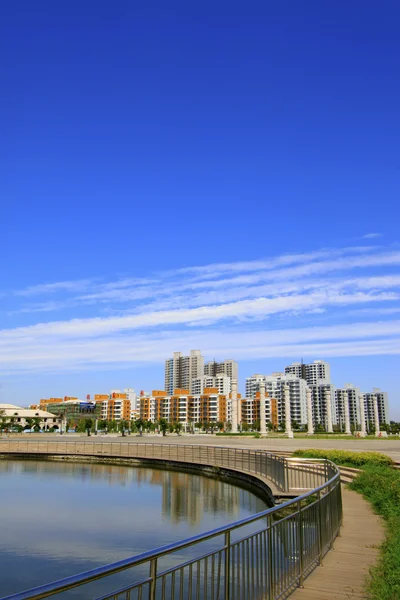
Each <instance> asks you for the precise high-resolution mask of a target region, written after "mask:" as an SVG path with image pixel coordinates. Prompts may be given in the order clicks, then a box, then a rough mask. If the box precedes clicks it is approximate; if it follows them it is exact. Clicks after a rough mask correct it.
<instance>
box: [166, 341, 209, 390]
mask: <svg viewBox="0 0 400 600" xmlns="http://www.w3.org/2000/svg"><path fill="white" fill-rule="evenodd" d="M202 375H204V358H203V356H202V354H201V352H200V350H191V351H190V355H189V356H183V355H182V353H181V352H174V354H173V357H172V358H169V359H167V360H166V361H165V385H164V389H165V391H166V392H167V394H170V395H172V394H173V393H174V390H176V389H185V390H191V383H192V379H198V378H199V377H202Z"/></svg>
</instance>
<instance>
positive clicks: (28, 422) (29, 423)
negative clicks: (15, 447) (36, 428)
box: [25, 417, 33, 429]
mask: <svg viewBox="0 0 400 600" xmlns="http://www.w3.org/2000/svg"><path fill="white" fill-rule="evenodd" d="M25 423H26V425H25V429H32V425H33V419H32V418H31V417H26V419H25Z"/></svg>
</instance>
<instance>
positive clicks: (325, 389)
mask: <svg viewBox="0 0 400 600" xmlns="http://www.w3.org/2000/svg"><path fill="white" fill-rule="evenodd" d="M308 387H309V388H310V389H311V399H312V408H313V419H314V427H315V426H316V425H322V427H324V428H325V429H326V428H327V426H328V412H327V403H328V400H329V402H330V405H331V413H332V424H333V425H336V424H337V411H336V403H335V386H334V385H333V384H331V383H319V384H318V385H309V386H308Z"/></svg>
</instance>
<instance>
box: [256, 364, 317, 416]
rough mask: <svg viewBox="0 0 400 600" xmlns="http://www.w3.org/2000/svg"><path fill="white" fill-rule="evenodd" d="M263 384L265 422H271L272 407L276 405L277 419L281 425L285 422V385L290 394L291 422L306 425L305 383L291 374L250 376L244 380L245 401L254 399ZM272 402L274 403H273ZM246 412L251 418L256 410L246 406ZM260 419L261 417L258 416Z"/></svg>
mask: <svg viewBox="0 0 400 600" xmlns="http://www.w3.org/2000/svg"><path fill="white" fill-rule="evenodd" d="M261 381H264V383H265V393H266V399H265V416H264V418H265V420H266V422H268V421H271V422H272V421H273V418H272V417H273V406H274V404H275V403H276V404H275V405H276V410H277V419H278V422H279V423H281V422H282V421H284V420H285V398H284V388H285V386H286V385H287V386H288V387H289V393H290V408H291V420H292V421H296V422H297V423H299V425H304V424H306V423H307V383H306V381H305V380H304V379H301V378H299V377H297V376H296V375H293V374H291V373H289V374H284V373H272V375H260V374H256V375H252V376H251V377H248V378H247V379H246V401H247V400H253V399H256V397H257V393H258V392H259V391H260V383H261ZM273 401H274V402H273ZM246 406H247V411H248V412H249V414H251V416H252V417H254V416H255V415H256V409H255V408H254V409H252V408H251V405H250V404H247V405H246ZM260 418H261V419H262V418H263V416H262V415H260Z"/></svg>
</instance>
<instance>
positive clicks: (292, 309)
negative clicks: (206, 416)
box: [0, 0, 400, 418]
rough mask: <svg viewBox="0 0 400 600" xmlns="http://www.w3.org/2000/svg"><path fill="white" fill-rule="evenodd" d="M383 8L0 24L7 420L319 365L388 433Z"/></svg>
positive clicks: (392, 213) (389, 44) (235, 8)
mask: <svg viewBox="0 0 400 600" xmlns="http://www.w3.org/2000/svg"><path fill="white" fill-rule="evenodd" d="M399 13H400V9H399V7H398V5H397V3H395V2H382V3H379V6H378V4H377V3H375V2H357V1H355V2H350V3H349V2H341V1H339V2H336V3H334V4H327V3H321V2H314V1H310V2H307V3H298V2H294V1H291V2H279V3H272V2H248V3H246V4H243V3H237V2H229V3H225V2H213V3H210V2H201V3H198V2H193V3H186V2H185V3H183V2H180V3H177V2H172V3H168V5H167V4H166V3H164V2H149V3H145V4H141V5H139V3H134V2H124V1H118V2H115V3H110V2H101V1H100V2H99V1H97V2H91V1H88V0H86V1H84V2H76V1H69V2H66V1H64V2H58V3H54V2H45V1H43V0H42V1H41V0H39V1H38V2H35V3H33V2H25V1H22V0H20V1H17V2H14V3H8V5H7V6H6V5H4V6H2V7H1V19H0V52H1V57H2V58H1V63H2V68H1V71H2V89H3V93H2V94H1V97H0V108H1V110H0V127H1V132H2V135H1V140H0V165H1V167H0V169H1V177H0V198H1V207H2V211H1V220H0V227H1V236H0V251H1V257H2V259H3V260H2V277H1V284H0V384H1V389H0V398H1V401H3V402H7V401H8V402H15V403H20V404H26V403H29V402H33V401H35V400H37V399H38V398H40V397H42V396H43V397H46V396H49V395H53V396H55V395H75V394H76V395H84V394H87V393H89V392H91V393H95V392H104V391H108V390H109V389H110V388H111V387H114V388H119V387H125V386H129V387H135V388H137V389H139V390H140V389H151V388H153V387H154V388H159V387H160V386H162V384H163V364H162V363H163V359H164V358H165V357H167V356H169V355H170V354H171V353H172V352H173V351H174V350H182V351H184V352H185V351H188V350H189V349H190V348H200V349H202V350H203V352H204V354H205V356H206V358H210V359H211V358H214V356H215V357H216V358H219V359H223V358H228V357H229V358H236V359H237V360H239V361H240V387H241V388H242V389H243V384H244V379H245V377H246V376H248V375H251V374H252V373H253V372H266V373H270V372H271V371H276V370H280V369H282V368H283V366H284V365H285V364H287V363H288V361H292V360H299V359H300V358H301V357H303V358H304V359H306V360H308V359H310V360H312V359H315V358H324V359H326V360H329V361H330V362H331V364H332V373H333V380H334V383H336V384H337V385H342V384H343V383H345V382H347V381H351V382H353V383H357V384H358V385H359V386H360V387H361V388H362V389H363V390H367V389H369V388H371V387H372V386H377V387H381V388H383V389H386V390H387V391H388V392H389V394H390V402H391V406H392V415H393V416H395V417H396V418H400V393H399V390H398V377H397V371H398V365H399V356H398V354H399V352H400V308H399V307H400V304H399V288H400V272H399V264H400V247H399V244H398V242H399V236H398V222H399V208H398V205H399V189H400V171H399V143H398V140H399V139H400V120H399V118H398V106H399V105H400V81H399V78H398V60H399V56H400V42H399V39H398V31H397V23H398V18H399V16H400V14H399Z"/></svg>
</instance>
